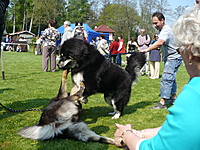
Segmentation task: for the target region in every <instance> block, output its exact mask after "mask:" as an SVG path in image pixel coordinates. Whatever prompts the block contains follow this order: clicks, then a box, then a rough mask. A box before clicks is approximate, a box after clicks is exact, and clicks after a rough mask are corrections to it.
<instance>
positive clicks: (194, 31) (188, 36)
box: [172, 6, 200, 57]
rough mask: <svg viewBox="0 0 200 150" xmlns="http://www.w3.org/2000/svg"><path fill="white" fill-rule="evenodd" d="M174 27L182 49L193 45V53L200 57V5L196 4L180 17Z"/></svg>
mask: <svg viewBox="0 0 200 150" xmlns="http://www.w3.org/2000/svg"><path fill="white" fill-rule="evenodd" d="M172 29H173V32H174V38H175V41H176V43H177V44H178V46H179V47H180V50H181V51H185V50H187V49H188V48H189V47H191V52H192V53H193V55H194V56H197V57H200V6H195V7H194V8H192V9H191V10H190V11H188V12H186V13H184V14H183V15H182V16H181V17H179V19H178V20H177V21H176V22H175V23H174V25H173V28H172Z"/></svg>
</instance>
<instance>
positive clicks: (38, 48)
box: [36, 37, 42, 55]
mask: <svg viewBox="0 0 200 150" xmlns="http://www.w3.org/2000/svg"><path fill="white" fill-rule="evenodd" d="M41 43H42V40H41V37H36V55H41V54H42V50H41Z"/></svg>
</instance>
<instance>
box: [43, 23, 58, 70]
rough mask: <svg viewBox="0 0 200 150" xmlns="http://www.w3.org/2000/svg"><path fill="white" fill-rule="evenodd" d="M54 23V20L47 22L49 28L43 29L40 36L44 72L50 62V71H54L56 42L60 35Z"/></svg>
mask: <svg viewBox="0 0 200 150" xmlns="http://www.w3.org/2000/svg"><path fill="white" fill-rule="evenodd" d="M56 23H57V22H56V20H49V28H47V29H45V30H44V33H43V34H42V36H41V39H42V42H43V51H42V69H43V71H44V72H47V70H48V61H50V70H51V71H52V72H55V71H56V50H57V48H56V41H57V40H59V38H60V33H59V32H58V30H57V29H55V26H56Z"/></svg>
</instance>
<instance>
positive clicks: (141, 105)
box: [124, 101, 155, 114]
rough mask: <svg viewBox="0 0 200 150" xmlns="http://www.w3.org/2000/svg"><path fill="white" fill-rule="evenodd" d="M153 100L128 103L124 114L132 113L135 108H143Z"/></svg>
mask: <svg viewBox="0 0 200 150" xmlns="http://www.w3.org/2000/svg"><path fill="white" fill-rule="evenodd" d="M153 103H155V101H143V102H138V103H135V104H134V105H129V106H126V107H125V110H124V114H132V113H133V112H135V111H136V110H137V109H140V108H145V107H146V106H149V105H152V104H153Z"/></svg>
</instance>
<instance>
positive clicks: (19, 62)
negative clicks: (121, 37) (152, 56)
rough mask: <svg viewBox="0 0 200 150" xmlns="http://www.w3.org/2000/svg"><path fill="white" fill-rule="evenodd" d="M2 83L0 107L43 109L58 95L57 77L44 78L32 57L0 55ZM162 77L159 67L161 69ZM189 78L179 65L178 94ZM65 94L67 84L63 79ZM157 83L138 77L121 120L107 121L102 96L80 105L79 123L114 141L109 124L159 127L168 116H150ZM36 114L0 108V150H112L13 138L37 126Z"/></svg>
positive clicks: (46, 75)
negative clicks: (24, 130)
mask: <svg viewBox="0 0 200 150" xmlns="http://www.w3.org/2000/svg"><path fill="white" fill-rule="evenodd" d="M4 55H5V80H2V79H0V102H1V103H2V104H4V105H6V106H7V107H9V108H13V109H27V108H41V109H44V108H45V107H46V106H47V105H48V103H49V101H50V100H51V98H53V97H55V96H56V95H57V92H58V89H59V86H60V81H61V76H62V71H61V70H57V71H56V72H43V71H42V67H41V66H42V57H41V56H40V55H34V54H33V53H31V52H30V53H29V52H28V53H16V52H5V53H4ZM161 64H162V65H161V72H162V68H163V63H161ZM188 79H189V76H188V75H187V73H186V71H185V67H184V66H183V65H181V67H180V68H179V72H178V74H177V83H178V93H180V92H181V90H182V88H183V86H184V85H185V84H186V83H187V82H188ZM67 85H68V86H67V87H68V91H69V90H70V88H71V80H70V76H69V75H68V80H67ZM159 90H160V79H157V80H152V79H149V78H148V77H146V76H141V77H140V79H139V82H138V83H137V85H133V86H132V94H131V98H130V102H129V103H128V105H127V106H126V108H125V110H124V115H123V116H122V117H120V118H119V119H118V120H112V119H111V116H108V115H107V114H108V113H109V112H112V111H113V109H112V107H110V106H108V105H107V104H106V103H105V101H104V99H103V94H96V95H93V96H91V97H89V99H88V100H89V103H88V104H83V112H82V116H81V120H82V121H84V122H86V123H87V125H88V126H89V128H90V129H91V130H93V131H95V132H96V133H97V134H100V135H102V136H107V137H110V138H113V136H114V132H115V130H116V127H115V125H114V123H119V124H128V123H130V124H132V126H133V128H135V129H144V128H152V127H157V126H161V125H162V123H163V121H164V120H165V116H166V115H167V114H168V111H167V110H151V109H149V107H151V106H153V105H155V104H156V102H157V101H158V100H159ZM40 116H41V112H36V111H31V112H20V113H13V112H8V111H6V110H5V109H4V108H2V107H0V149H3V150H13V149H14V150H22V149H23V150H58V149H59V150H117V149H119V148H117V147H116V146H114V145H106V144H101V143H95V142H90V143H85V142H81V141H75V140H71V139H66V140H64V139H53V140H49V141H43V142H41V141H35V140H30V139H25V138H22V137H20V136H19V135H17V134H16V133H17V132H18V131H19V130H20V129H21V128H23V127H25V126H30V125H33V124H35V123H37V122H38V121H39V118H40Z"/></svg>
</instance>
